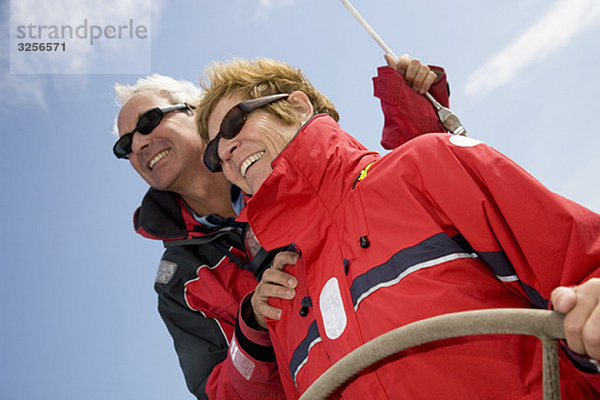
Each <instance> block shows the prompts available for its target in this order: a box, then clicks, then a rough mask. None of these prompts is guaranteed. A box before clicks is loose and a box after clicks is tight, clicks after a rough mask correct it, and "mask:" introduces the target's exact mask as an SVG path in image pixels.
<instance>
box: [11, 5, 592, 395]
mask: <svg viewBox="0 0 600 400" xmlns="http://www.w3.org/2000/svg"><path fill="white" fill-rule="evenodd" d="M22 1H25V0H22ZM27 1H30V0H27ZM16 2H17V1H16V0H14V2H13V7H14V6H15V4H16ZM78 3H80V2H78V1H74V0H54V1H37V2H36V4H37V5H38V7H37V8H36V9H35V10H34V11H32V12H33V13H38V14H40V15H41V17H42V18H43V17H45V18H47V19H49V18H50V15H52V13H61V12H62V13H65V12H67V11H69V10H70V11H72V10H73V9H75V8H77V7H83V10H84V12H85V13H89V18H99V19H100V20H104V21H107V20H109V19H111V18H117V17H122V18H129V17H130V16H131V15H132V14H134V13H136V12H137V11H136V10H139V9H140V8H139V7H144V6H147V5H148V4H149V0H121V1H116V0H105V1H102V2H99V1H96V0H94V1H92V0H90V1H87V2H85V6H81V5H78ZM0 4H1V5H0V16H1V18H0V49H1V53H0V103H1V106H0V122H1V126H2V128H3V129H2V135H1V139H0V140H1V143H2V146H0V160H1V161H0V163H1V166H0V167H1V168H0V171H1V172H0V184H1V185H2V188H3V195H2V196H1V199H0V204H1V216H2V219H1V221H2V223H1V224H0V229H1V233H2V237H1V238H2V242H1V246H2V254H3V256H4V257H3V258H4V260H3V262H2V277H3V279H2V280H1V281H0V282H1V283H0V288H1V290H0V313H1V314H0V315H1V316H2V323H0V337H1V338H2V340H1V341H0V399H3V400H17V399H18V400H29V399H39V398H45V399H56V400H66V399H81V398H86V399H90V400H94V399H141V398H143V399H165V398H168V399H190V398H192V397H191V395H189V394H188V393H187V389H186V388H185V385H184V382H183V378H182V375H181V373H180V371H179V367H178V364H177V360H176V356H175V353H174V351H173V349H172V345H171V340H170V337H169V335H168V333H167V331H166V329H165V328H164V326H163V324H162V321H161V320H160V318H159V316H158V313H157V312H156V296H155V294H154V291H153V289H152V285H153V282H154V275H155V271H156V268H157V266H158V261H159V258H160V254H161V252H162V251H161V250H162V246H161V244H160V243H157V242H153V241H150V240H146V239H143V238H141V237H139V236H137V235H136V234H135V233H134V232H133V229H132V222H131V221H132V213H133V211H134V209H135V208H136V207H137V206H138V204H139V202H140V200H141V198H142V196H143V194H144V192H145V190H146V184H145V183H144V182H143V181H142V180H141V179H140V178H139V177H138V176H137V175H136V174H135V172H134V171H133V170H132V168H131V167H130V166H129V165H128V163H127V162H124V161H122V160H117V159H115V158H114V156H113V155H112V153H111V146H112V144H113V141H114V139H113V137H112V136H111V134H110V131H111V128H112V124H113V120H114V116H115V114H116V113H117V111H118V108H117V106H116V105H115V102H114V95H113V84H114V82H121V83H133V82H135V80H136V79H137V78H138V77H139V76H140V75H141V74H121V75H116V74H108V73H107V74H95V73H94V74H91V73H88V74H30V75H17V74H10V69H9V65H10V63H9V61H10V57H9V54H10V52H9V47H10V46H12V45H11V44H10V41H9V37H10V32H9V31H10V28H9V26H10V25H9V21H10V12H9V10H10V9H9V2H8V1H6V0H2V1H1V2H0ZM117 4H118V7H117ZM353 4H354V6H355V7H356V8H357V9H358V10H359V11H360V12H361V13H362V15H363V16H364V17H365V18H366V19H367V20H368V21H369V22H370V24H371V25H372V26H373V28H374V29H375V30H376V31H377V32H378V33H379V35H380V36H381V37H382V38H383V39H384V40H385V41H386V42H387V43H388V45H390V47H391V48H392V49H394V51H395V53H396V54H397V55H401V54H403V53H409V54H410V55H411V56H413V57H418V58H420V59H421V60H422V61H424V62H427V63H430V64H436V65H441V66H444V67H445V68H446V70H447V72H448V74H449V79H450V85H451V92H452V95H451V104H452V108H453V109H454V111H455V112H456V113H457V114H458V115H459V116H460V118H461V120H462V122H463V124H464V125H465V127H466V128H467V130H468V134H469V136H471V137H474V138H477V139H480V140H483V141H485V142H487V143H489V144H491V145H492V146H494V147H496V148H498V149H499V150H500V151H502V152H503V153H505V154H507V155H508V156H509V157H511V158H513V159H514V160H515V161H517V162H518V163H519V164H521V165H522V166H523V167H524V168H525V169H527V170H528V171H529V172H531V173H532V174H533V175H534V176H536V177H537V178H538V179H540V180H541V181H542V182H543V183H544V184H546V185H547V186H548V187H550V188H551V189H552V190H554V191H557V192H559V193H561V194H562V195H564V196H566V197H569V198H571V199H573V200H575V201H577V202H580V203H582V204H584V205H586V206H587V207H589V208H591V209H593V210H595V211H597V212H598V211H600V179H599V178H598V171H600V154H599V151H598V149H600V128H599V124H598V106H597V102H596V97H597V94H598V93H599V92H600V79H598V77H597V73H596V66H597V65H599V64H600V51H599V50H600V48H599V47H600V45H599V44H598V41H597V38H598V36H599V35H600V4H599V3H598V1H597V0H519V1H503V2H482V1H478V0H455V1H452V2H448V1H442V0H431V1H428V2H415V1H397V0H369V1H367V0H354V1H353ZM65 10H66V11H65ZM151 11H152V20H151V23H150V28H151V32H150V39H151V47H150V49H151V55H150V56H151V58H150V62H149V65H147V67H148V69H149V71H148V72H158V73H161V74H165V75H171V76H173V77H175V78H178V79H186V80H189V81H192V82H197V81H198V78H199V76H200V75H201V72H202V70H203V69H204V67H205V66H207V65H209V64H210V62H211V61H212V60H224V59H229V58H231V57H233V56H237V57H247V58H254V57H271V58H276V59H279V60H282V61H286V62H288V63H290V64H292V65H297V66H300V67H301V68H302V69H303V70H304V72H305V73H306V74H307V75H308V76H309V78H310V79H311V80H312V82H313V84H314V85H315V86H316V87H318V88H320V89H321V90H322V91H323V92H324V93H326V94H327V95H328V96H329V97H330V98H331V99H332V101H333V102H334V103H335V105H336V106H337V108H338V109H339V110H340V114H341V116H342V119H341V124H342V126H343V127H344V128H345V129H347V130H348V131H349V132H351V133H352V134H354V135H355V136H356V137H357V138H359V139H360V140H361V141H362V142H363V143H365V144H367V145H368V146H369V147H371V148H373V149H376V150H378V151H382V149H381V147H380V146H379V138H380V132H381V127H382V116H381V113H380V110H379V103H378V100H377V99H375V98H373V97H372V83H371V77H372V76H373V75H374V74H375V72H376V68H377V66H380V65H382V64H383V54H382V51H381V50H380V48H379V47H378V46H377V45H376V43H375V42H374V41H373V40H372V39H371V38H370V37H369V36H368V35H367V34H366V33H365V32H364V31H363V30H362V28H361V27H360V25H359V24H358V23H357V22H356V21H355V20H354V19H353V18H352V16H351V15H350V14H349V13H348V11H347V10H346V9H345V8H344V7H343V6H342V4H341V3H340V2H339V1H338V0H279V1H276V0H270V1H268V0H229V1H212V0H210V1H209V0H172V1H168V2H167V1H164V0H163V1H159V0H154V1H152V8H151ZM40 15H38V17H40ZM33 17H34V16H33V15H32V18H33ZM103 18H104V19H103ZM131 54H134V55H139V57H140V58H142V57H144V56H145V55H144V54H139V53H136V52H135V51H134V52H131ZM95 56H97V55H96V54H94V53H93V51H92V52H91V53H88V54H87V56H86V57H75V56H73V57H72V58H71V59H69V60H67V61H68V63H67V65H66V66H65V67H64V68H65V69H63V70H61V71H63V72H64V71H69V70H68V69H66V68H67V67H78V68H92V67H93V71H94V72H96V71H100V72H102V71H106V72H111V71H118V69H116V65H118V64H119V63H120V62H122V61H123V59H122V58H119V57H113V58H112V59H109V60H108V61H107V60H100V61H98V60H97V57H95ZM69 63H70V64H69ZM76 63H78V64H76ZM92 64H93V65H92ZM142 64H144V63H142ZM146 64H148V63H146ZM144 65H145V64H144ZM139 68H140V69H141V68H142V67H139ZM48 70H50V66H48ZM88 71H92V70H91V69H90V70H88ZM50 72H56V71H50ZM134 72H135V71H134Z"/></svg>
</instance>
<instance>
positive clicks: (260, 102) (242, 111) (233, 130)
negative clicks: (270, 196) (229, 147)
mask: <svg viewBox="0 0 600 400" xmlns="http://www.w3.org/2000/svg"><path fill="white" fill-rule="evenodd" d="M288 97H289V94H287V93H282V94H273V95H271V96H265V97H259V98H258V99H252V100H246V101H242V102H241V103H239V104H238V105H236V106H234V107H233V108H232V109H231V110H229V111H228V112H227V114H225V116H224V117H223V121H221V127H220V128H219V133H217V136H215V137H214V139H213V140H211V141H210V142H208V145H207V146H206V150H205V151H204V164H205V165H206V167H207V168H208V169H209V170H210V172H219V171H221V170H222V169H221V158H219V139H221V138H223V139H233V138H234V137H236V136H237V134H238V133H240V131H241V130H242V128H243V127H244V123H246V119H247V118H248V115H249V114H250V113H251V112H252V111H254V110H256V109H258V108H261V107H264V106H267V105H269V104H271V103H275V102H276V101H279V100H285V99H287V98H288Z"/></svg>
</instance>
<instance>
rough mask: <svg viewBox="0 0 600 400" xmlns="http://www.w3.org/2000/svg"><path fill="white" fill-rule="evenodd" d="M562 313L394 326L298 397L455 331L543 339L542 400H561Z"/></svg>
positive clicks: (464, 316) (321, 394) (492, 314)
mask: <svg viewBox="0 0 600 400" xmlns="http://www.w3.org/2000/svg"><path fill="white" fill-rule="evenodd" d="M563 319H564V316H563V315H561V314H558V313H556V312H553V311H548V310H538V309H521V308H518V309H513V308H501V309H488V310H475V311H465V312H459V313H452V314H446V315H440V316H437V317H433V318H429V319H425V320H422V321H417V322H414V323H412V324H408V325H405V326H402V327H400V328H396V329H394V330H392V331H390V332H387V333H384V334H383V335H381V336H379V337H377V338H375V339H373V340H370V341H369V342H367V343H365V344H364V345H362V346H361V347H359V348H357V349H355V350H354V351H352V352H351V353H349V354H347V355H346V356H344V357H343V358H342V359H340V360H339V361H338V362H336V363H335V364H334V365H333V366H331V368H329V369H328V370H327V371H325V373H324V374H323V375H321V376H320V377H319V378H318V379H317V380H316V381H315V382H313V384H312V385H311V386H310V387H309V388H308V389H307V390H306V391H305V392H304V394H303V395H302V396H301V397H300V400H321V399H323V400H325V399H327V398H328V397H329V396H330V395H331V394H332V393H333V392H334V391H336V390H337V389H338V388H340V387H341V386H342V385H343V384H344V383H345V382H347V381H348V380H350V379H351V378H352V377H354V376H356V375H357V374H358V373H359V372H360V371H362V370H363V369H365V368H368V367H370V366H371V365H373V364H375V363H376V362H378V361H380V360H383V359H384V358H386V357H389V356H391V355H393V354H396V353H398V352H400V351H402V350H405V349H408V348H410V347H414V346H419V345H421V344H425V343H429V342H433V341H436V340H441V339H449V338H455V337H459V336H471V335H489V334H515V335H530V336H536V337H537V338H538V339H540V340H541V341H542V350H543V380H544V400H559V399H560V376H559V371H558V344H557V342H556V339H564V338H565V334H564V331H563Z"/></svg>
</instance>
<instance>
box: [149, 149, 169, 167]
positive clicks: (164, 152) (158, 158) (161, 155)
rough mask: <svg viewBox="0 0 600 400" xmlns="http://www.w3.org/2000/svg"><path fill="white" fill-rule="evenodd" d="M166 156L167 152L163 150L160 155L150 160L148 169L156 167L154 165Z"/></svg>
mask: <svg viewBox="0 0 600 400" xmlns="http://www.w3.org/2000/svg"><path fill="white" fill-rule="evenodd" d="M167 154H169V150H164V151H161V152H160V153H158V154H157V155H156V157H154V158H153V159H152V161H150V164H148V168H150V169H152V168H154V165H156V163H157V162H159V161H160V160H161V159H162V158H163V157H164V156H166V155H167Z"/></svg>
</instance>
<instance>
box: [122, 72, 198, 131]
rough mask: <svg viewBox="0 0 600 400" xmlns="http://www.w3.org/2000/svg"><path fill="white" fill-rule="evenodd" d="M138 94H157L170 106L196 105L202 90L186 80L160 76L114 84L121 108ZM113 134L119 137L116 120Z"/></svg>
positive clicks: (149, 76)
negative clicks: (127, 83)
mask: <svg viewBox="0 0 600 400" xmlns="http://www.w3.org/2000/svg"><path fill="white" fill-rule="evenodd" d="M140 92H158V93H159V94H160V95H161V96H163V97H164V98H165V99H167V100H168V101H169V102H170V103H171V104H180V103H188V104H192V105H193V104H196V103H198V101H199V100H200V98H201V97H202V89H200V88H199V87H198V86H196V85H194V84H193V83H192V82H189V81H186V80H177V79H173V78H171V77H169V76H164V75H160V74H152V75H148V76H146V77H145V78H140V79H138V81H137V82H136V83H135V84H134V85H123V84H120V83H115V94H116V98H115V102H116V103H117V105H118V106H119V107H121V106H122V105H123V104H125V102H126V101H127V100H129V98H130V97H131V96H133V95H134V94H137V93H140ZM113 134H114V135H115V136H119V130H118V128H117V118H116V117H115V123H114V126H113Z"/></svg>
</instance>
